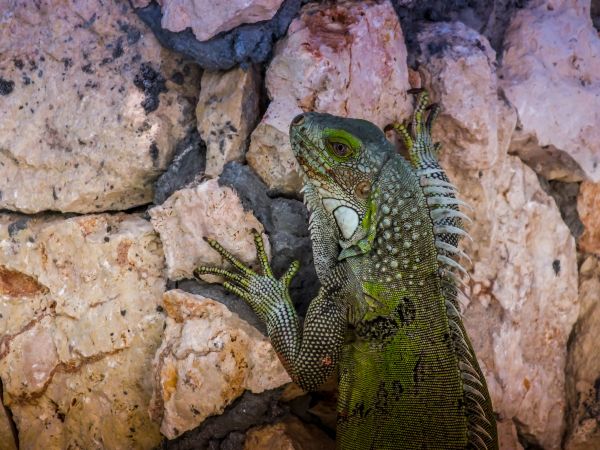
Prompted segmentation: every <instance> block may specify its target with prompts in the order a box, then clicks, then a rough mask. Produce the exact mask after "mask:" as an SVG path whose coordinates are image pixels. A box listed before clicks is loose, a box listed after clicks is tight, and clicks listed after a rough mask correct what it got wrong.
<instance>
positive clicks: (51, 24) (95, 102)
mask: <svg viewBox="0 0 600 450" xmlns="http://www.w3.org/2000/svg"><path fill="white" fill-rule="evenodd" d="M0 10H2V11H7V12H6V14H5V15H4V16H3V17H4V19H3V20H2V22H1V23H0V79H2V80H5V81H7V82H8V83H10V86H11V89H10V91H8V90H7V91H6V92H5V95H3V96H2V108H0V164H1V166H2V177H0V191H1V192H2V195H1V196H0V208H6V209H10V210H15V211H22V212H26V213H34V212H38V211H43V210H58V211H63V212H83V213H84V212H96V211H104V210H119V209H127V208H131V207H133V206H137V205H141V204H144V203H147V202H149V201H151V200H152V195H153V193H152V184H153V182H154V180H155V179H156V178H157V177H158V175H159V174H160V172H161V171H163V170H164V169H165V168H166V167H167V165H168V163H169V161H170V160H171V157H172V155H173V151H174V148H175V144H176V143H177V141H178V140H179V139H181V138H183V137H184V135H185V133H186V129H187V128H189V127H190V126H191V123H192V121H193V109H192V108H191V104H190V100H189V99H190V98H193V97H194V96H196V95H197V90H198V87H197V82H196V81H195V79H196V78H197V77H196V75H195V73H196V71H195V70H192V69H191V68H190V67H189V66H185V65H184V64H183V63H181V62H178V61H181V60H179V59H178V58H176V57H175V55H174V54H171V53H169V52H167V51H165V50H164V49H162V48H161V47H160V45H159V44H158V42H157V41H156V39H155V38H154V37H153V36H152V35H151V34H148V33H144V31H143V30H144V25H143V24H142V22H141V21H140V20H139V19H138V18H137V17H136V15H135V14H133V12H132V11H131V9H130V7H129V5H128V4H127V3H126V2H120V3H119V2H107V3H106V4H104V5H103V7H102V8H101V10H99V9H98V4H97V2H94V1H89V0H84V1H79V2H76V3H75V4H73V5H71V4H67V3H56V2H51V1H42V2H38V3H31V2H19V3H14V2H10V1H7V0H1V1H0Z"/></svg>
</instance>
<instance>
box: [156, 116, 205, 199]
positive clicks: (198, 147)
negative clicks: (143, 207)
mask: <svg viewBox="0 0 600 450" xmlns="http://www.w3.org/2000/svg"><path fill="white" fill-rule="evenodd" d="M205 167H206V146H205V145H204V142H203V141H202V139H201V138H200V135H199V134H198V130H196V127H193V128H192V129H191V130H190V132H189V133H188V134H187V136H186V137H185V138H183V139H182V140H181V141H180V142H179V143H178V144H177V147H176V148H175V157H174V158H173V162H171V165H170V166H169V168H168V169H167V171H166V172H165V173H163V174H162V175H161V176H160V177H159V178H158V180H156V183H155V184H154V203H155V204H156V205H160V204H161V203H163V202H164V201H165V200H166V199H167V198H169V196H170V195H171V194H172V193H173V192H175V191H176V190H178V189H181V188H182V187H183V186H185V185H186V184H188V183H190V182H192V181H193V180H194V179H195V178H196V177H197V176H200V175H202V174H203V173H204V168H205Z"/></svg>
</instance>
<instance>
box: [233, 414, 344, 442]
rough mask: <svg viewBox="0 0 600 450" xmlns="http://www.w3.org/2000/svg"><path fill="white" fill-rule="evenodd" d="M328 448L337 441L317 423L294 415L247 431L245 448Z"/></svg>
mask: <svg viewBox="0 0 600 450" xmlns="http://www.w3.org/2000/svg"><path fill="white" fill-rule="evenodd" d="M296 449H301V450H327V449H331V450H333V449H335V442H334V441H333V439H331V438H330V437H329V436H327V434H325V433H324V432H323V431H322V430H321V429H319V428H318V427H316V426H315V425H309V424H304V423H302V422H301V421H300V420H299V419H297V418H295V417H294V416H289V417H288V418H286V419H285V420H284V421H282V422H279V423H276V424H274V425H264V426H262V427H257V428H253V429H251V430H249V431H248V432H247V433H246V441H245V442H244V450H296Z"/></svg>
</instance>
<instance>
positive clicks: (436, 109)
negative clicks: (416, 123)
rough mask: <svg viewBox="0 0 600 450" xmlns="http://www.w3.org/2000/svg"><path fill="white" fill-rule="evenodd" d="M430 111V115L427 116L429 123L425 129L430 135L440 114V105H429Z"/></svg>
mask: <svg viewBox="0 0 600 450" xmlns="http://www.w3.org/2000/svg"><path fill="white" fill-rule="evenodd" d="M428 109H429V115H428V116H427V123H426V124H425V129H426V130H427V132H428V133H429V134H431V127H432V126H433V122H434V121H435V119H436V117H437V116H438V114H439V112H440V105H438V104H437V103H432V104H431V105H429V107H428Z"/></svg>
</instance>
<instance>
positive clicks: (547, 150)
mask: <svg viewBox="0 0 600 450" xmlns="http://www.w3.org/2000/svg"><path fill="white" fill-rule="evenodd" d="M536 3H537V4H539V6H531V7H530V8H526V9H523V10H520V11H518V12H517V13H516V14H515V17H514V18H513V19H512V22H511V24H510V27H509V28H508V30H507V34H506V38H505V41H504V47H505V49H506V50H505V52H504V57H503V61H502V68H501V74H502V77H503V80H502V81H501V83H500V85H501V87H502V89H503V90H504V93H505V94H506V97H507V98H508V99H509V100H510V102H511V103H512V104H513V105H515V107H516V108H517V111H518V114H519V122H520V127H519V129H518V132H517V133H515V136H514V142H513V143H512V145H511V152H513V153H516V154H518V155H519V156H520V157H521V158H522V159H524V160H525V161H527V162H528V164H529V165H530V166H532V167H533V168H534V169H535V170H536V171H537V172H538V173H541V174H542V175H543V176H544V177H545V178H548V179H560V180H564V181H579V180H581V179H584V178H585V179H589V180H591V181H594V182H598V181H600V156H598V155H600V127H598V123H599V122H600V37H599V36H598V32H597V30H596V29H594V27H593V26H592V21H591V19H590V11H589V5H590V3H589V1H581V2H572V1H564V2H563V1H555V2H549V3H547V2H536Z"/></svg>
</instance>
